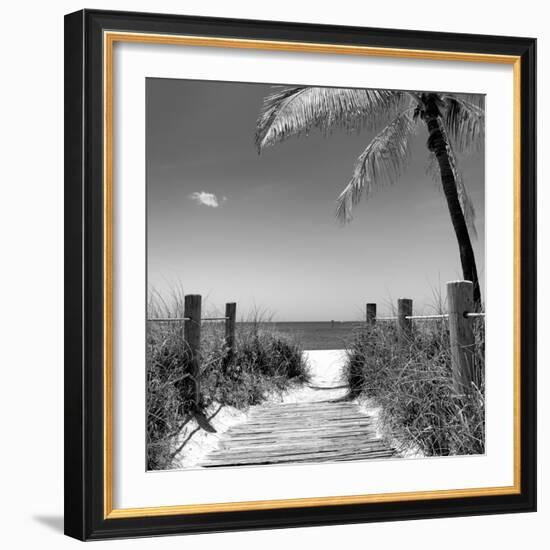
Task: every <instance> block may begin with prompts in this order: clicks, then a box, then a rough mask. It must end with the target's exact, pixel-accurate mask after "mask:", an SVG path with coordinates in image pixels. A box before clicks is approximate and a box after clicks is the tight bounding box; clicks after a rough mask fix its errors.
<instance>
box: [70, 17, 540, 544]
mask: <svg viewBox="0 0 550 550" xmlns="http://www.w3.org/2000/svg"><path fill="white" fill-rule="evenodd" d="M104 30H111V31H134V32H144V33H161V34H184V35H199V36H212V37H225V38H247V39H263V40H282V41H291V42H292V41H295V42H314V43H325V44H342V45H361V46H378V47H387V48H405V49H419V50H437V51H459V52H475V53H485V54H507V55H516V56H521V181H522V185H521V367H522V368H521V371H522V374H521V387H520V396H521V411H520V415H521V434H522V439H521V464H522V468H521V487H522V491H521V493H520V494H518V495H505V496H487V497H467V498H447V499H441V500H423V501H422V500H419V501H411V502H393V503H379V504H350V505H334V506H332V505H331V506H317V507H308V508H287V509H277V510H254V511H242V512H216V513H207V514H205V513H202V514H193V515H179V516H161V517H140V518H125V519H107V520H106V519H104V517H103V516H104V514H103V496H104V495H103V105H102V100H103V45H102V33H103V31H104ZM535 109H536V40H535V39H533V38H515V37H502V36H483V35H469V34H454V33H434V32H424V31H403V30H395V29H376V28H359V27H337V26H328V25H312V24H301V23H282V22H270V21H252V20H237V19H215V18H206V17H194V16H193V17H188V16H179V15H162V14H150V13H135V12H112V11H98V10H82V11H79V12H75V13H72V14H69V15H66V16H65V533H66V534H67V535H69V536H72V537H75V538H77V539H80V540H95V539H108V538H122V537H141V536H154V535H166V534H176V533H202V532H212V531H234V530H243V529H249V530H250V529H266V528H282V527H293V526H314V525H334V524H344V523H361V522H374V521H389V520H402V519H418V518H437V517H451V516H469V515H481V514H496V513H511V512H529V511H535V510H536V202H535V201H536V194H535V187H536V120H535Z"/></svg>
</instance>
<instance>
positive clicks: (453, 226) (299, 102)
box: [144, 78, 485, 471]
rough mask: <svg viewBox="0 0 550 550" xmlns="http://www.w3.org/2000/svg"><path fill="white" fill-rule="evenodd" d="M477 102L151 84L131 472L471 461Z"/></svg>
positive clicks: (352, 91)
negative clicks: (139, 447) (142, 395)
mask: <svg viewBox="0 0 550 550" xmlns="http://www.w3.org/2000/svg"><path fill="white" fill-rule="evenodd" d="M484 115H485V97H484V95H483V94H470V95H468V94H461V93H453V92H452V91H441V90H386V89H357V88H329V87H326V88H324V87H310V86H307V85H300V84H286V83H282V84H281V83H241V82H222V81H213V80H212V81H201V80H186V79H170V78H147V79H146V113H145V117H146V159H145V162H146V210H147V212H146V216H147V297H146V300H147V319H146V325H147V341H146V349H145V350H144V352H145V354H146V371H147V372H146V401H147V402H146V457H145V460H146V468H147V470H149V471H151V470H181V469H197V468H221V467H225V468H228V467H250V466H265V465H270V466H277V465H281V466H282V465H288V464H307V463H326V462H340V461H368V460H404V459H408V460H413V459H414V460H423V459H428V458H437V457H449V456H465V455H483V454H484V453H485V355H484V350H485V308H484V297H485V282H484V281H485V132H484V130H485V116H484Z"/></svg>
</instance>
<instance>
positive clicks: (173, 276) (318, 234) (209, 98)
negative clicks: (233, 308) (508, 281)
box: [146, 78, 485, 321]
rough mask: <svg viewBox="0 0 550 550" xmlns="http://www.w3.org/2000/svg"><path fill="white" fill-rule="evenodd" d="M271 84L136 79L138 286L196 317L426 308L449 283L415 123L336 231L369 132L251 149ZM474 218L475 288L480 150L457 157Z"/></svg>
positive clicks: (447, 244)
mask: <svg viewBox="0 0 550 550" xmlns="http://www.w3.org/2000/svg"><path fill="white" fill-rule="evenodd" d="M272 91H273V86H272V85H269V84H248V83H231V82H209V81H194V80H176V79H157V78H148V79H147V80H146V93H147V101H146V149H147V151H146V165H147V279H148V288H149V291H152V290H153V289H154V291H155V292H158V293H160V294H161V295H163V296H166V297H167V296H169V294H170V292H171V291H172V290H173V289H175V288H181V289H182V290H183V291H184V292H185V293H186V294H202V296H203V301H204V305H203V309H204V310H206V311H222V310H223V305H224V303H225V302H237V311H238V317H239V318H247V317H248V316H249V315H250V314H251V313H252V312H253V311H254V310H258V311H261V312H262V313H264V314H266V315H269V316H271V317H272V319H273V320H277V321H329V320H332V319H334V320H342V321H346V320H347V321H352V320H357V319H360V318H362V316H363V315H364V308H365V305H364V304H365V303H366V302H375V303H377V304H378V311H379V314H380V315H382V314H384V312H389V311H390V310H391V307H392V304H395V303H396V300H397V298H412V299H413V303H414V309H415V312H417V313H421V312H423V313H426V312H430V311H432V310H433V306H434V304H435V301H436V300H435V295H437V294H438V292H440V291H441V292H442V293H443V294H444V289H445V282H446V281H449V280H456V279H461V278H462V276H461V267H460V258H459V253H458V246H457V241H456V237H455V234H454V231H453V229H452V225H451V220H450V217H449V212H448V209H447V206H446V202H445V197H444V195H443V192H442V190H441V185H440V184H438V183H437V182H435V181H434V179H433V178H432V177H431V176H430V175H428V174H427V172H426V168H427V166H428V151H427V149H426V140H427V132H426V130H425V129H424V128H423V127H422V126H421V125H419V131H418V132H417V134H416V135H415V136H414V138H413V143H412V148H411V152H412V154H411V160H410V162H409V164H408V166H407V169H406V170H405V171H404V173H403V175H402V176H401V178H400V179H399V181H398V182H397V183H396V184H394V185H392V186H386V187H381V188H379V189H378V190H376V191H375V192H374V193H373V194H372V195H371V196H370V197H369V199H368V201H363V202H361V203H360V204H359V205H357V206H356V207H355V208H354V218H353V220H352V221H351V222H350V223H348V224H346V225H342V224H340V223H339V222H338V221H337V220H336V218H335V216H334V209H335V204H336V199H337V197H338V195H339V193H340V192H341V191H342V189H343V188H344V187H345V185H346V184H347V183H348V181H349V179H350V177H351V174H352V171H353V166H354V163H355V161H356V159H357V157H358V156H359V155H360V154H361V153H362V152H363V150H364V149H365V148H366V146H367V145H368V144H369V142H370V140H371V139H372V137H373V136H374V133H373V132H369V131H365V130H363V131H361V132H359V133H351V134H350V133H347V132H345V131H343V130H335V131H334V132H333V133H332V134H330V135H328V136H324V135H322V134H321V133H320V132H318V131H312V132H311V133H310V135H308V136H303V137H299V138H295V137H294V138H290V139H288V140H286V141H285V142H283V143H280V144H277V145H275V146H273V147H269V148H267V149H265V150H264V151H262V153H261V154H258V152H257V150H256V148H255V145H254V131H255V126H256V120H257V118H258V114H259V112H260V109H261V106H262V102H263V99H264V97H265V96H267V95H269V94H270V93H271V92H272ZM459 169H460V170H461V171H462V174H463V177H464V181H465V184H466V187H467V188H468V191H469V193H470V196H471V197H472V200H473V203H474V206H475V209H476V214H477V216H476V228H477V232H478V238H477V239H475V240H474V241H473V246H474V252H475V255H476V261H477V267H478V272H479V275H480V279H481V284H482V293H483V291H484V284H483V280H484V272H485V270H484V266H485V249H484V239H485V231H484V229H485V216H484V210H485V196H484V151H483V149H481V150H480V151H478V152H474V153H470V154H469V155H468V156H467V157H464V158H459Z"/></svg>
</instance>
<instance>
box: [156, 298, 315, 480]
mask: <svg viewBox="0 0 550 550" xmlns="http://www.w3.org/2000/svg"><path fill="white" fill-rule="evenodd" d="M176 303H177V304H180V305H181V301H179V302H176ZM155 307H156V309H153V308H150V311H153V314H151V313H150V315H151V317H170V316H173V317H175V316H182V312H181V307H179V306H177V307H173V308H172V309H170V310H168V311H167V310H166V308H165V307H159V306H158V304H157V305H156V306H155ZM227 351H228V350H227V349H226V347H225V343H224V325H223V323H204V324H203V329H202V334H201V351H200V353H201V373H200V388H201V395H200V401H199V403H195V396H194V387H195V386H194V380H193V373H192V370H191V362H190V360H189V353H188V351H187V349H186V347H185V342H184V339H183V324H180V323H159V322H149V323H148V331H147V466H148V469H150V470H158V469H166V468H167V467H169V466H170V465H171V462H172V460H173V442H174V438H175V437H176V436H177V435H178V434H179V433H180V431H181V430H182V428H183V427H184V426H185V425H186V424H187V422H189V420H190V419H191V418H192V417H193V415H192V413H193V412H194V409H199V410H205V409H206V408H207V407H209V406H210V405H211V404H212V403H214V402H216V403H219V404H221V405H230V406H233V407H236V408H239V409H244V408H246V407H248V406H250V405H255V404H258V403H261V402H262V401H263V400H264V399H265V398H266V397H268V396H269V395H270V394H271V393H272V392H282V391H283V390H285V389H286V388H288V387H289V385H291V384H295V383H300V382H303V381H305V380H306V379H307V370H306V364H305V361H304V359H303V357H302V350H301V349H300V347H299V346H298V345H297V344H296V343H294V342H291V341H290V340H289V339H288V338H286V337H284V336H282V335H279V334H277V333H275V332H273V331H272V330H270V329H269V328H268V325H265V324H263V323H261V322H260V321H258V320H256V321H254V322H251V323H244V324H241V323H238V324H237V331H236V345H235V351H234V355H233V357H231V358H230V357H229V355H228V353H227Z"/></svg>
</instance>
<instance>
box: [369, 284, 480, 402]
mask: <svg viewBox="0 0 550 550" xmlns="http://www.w3.org/2000/svg"><path fill="white" fill-rule="evenodd" d="M447 303H448V312H447V313H439V314H434V315H413V301H412V300H411V299H409V298H400V299H399V300H397V315H390V316H386V317H377V315H376V304H375V303H368V304H366V316H365V320H366V323H367V325H374V324H375V323H376V322H378V321H397V337H398V340H399V341H400V342H401V343H402V344H407V342H409V341H410V338H411V336H412V321H431V320H442V319H447V320H448V321H449V337H450V344H451V366H452V371H453V386H454V388H455V391H456V393H457V394H462V393H464V392H465V391H468V390H469V388H470V386H471V382H472V381H473V379H474V354H473V353H472V352H473V349H474V345H475V337H474V330H473V320H474V319H476V318H484V317H485V312H476V311H475V307H474V299H473V283H472V282H471V281H450V282H448V283H447Z"/></svg>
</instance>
